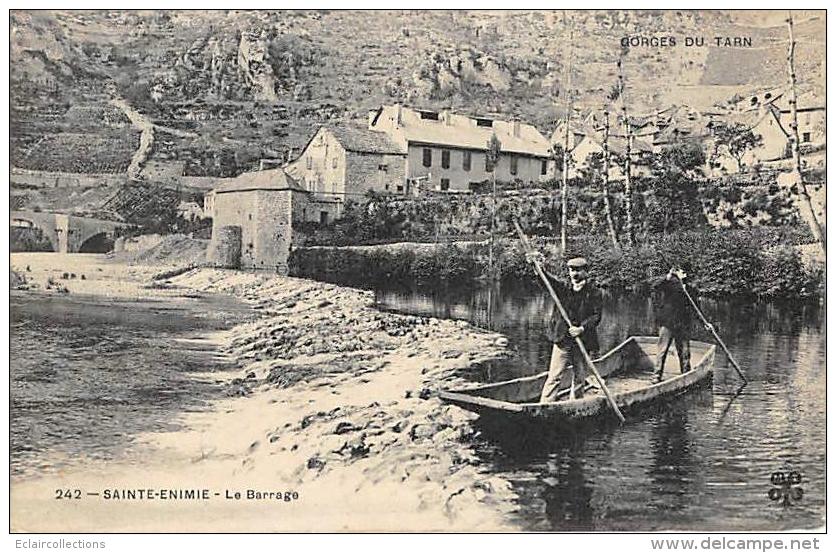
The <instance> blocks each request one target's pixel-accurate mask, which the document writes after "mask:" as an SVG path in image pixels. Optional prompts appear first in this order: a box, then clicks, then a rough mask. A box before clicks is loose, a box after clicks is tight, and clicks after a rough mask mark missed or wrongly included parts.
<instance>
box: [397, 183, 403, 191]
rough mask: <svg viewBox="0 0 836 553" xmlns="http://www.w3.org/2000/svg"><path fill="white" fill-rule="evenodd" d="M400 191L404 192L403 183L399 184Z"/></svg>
mask: <svg viewBox="0 0 836 553" xmlns="http://www.w3.org/2000/svg"><path fill="white" fill-rule="evenodd" d="M398 192H403V185H402V184H399V185H398Z"/></svg>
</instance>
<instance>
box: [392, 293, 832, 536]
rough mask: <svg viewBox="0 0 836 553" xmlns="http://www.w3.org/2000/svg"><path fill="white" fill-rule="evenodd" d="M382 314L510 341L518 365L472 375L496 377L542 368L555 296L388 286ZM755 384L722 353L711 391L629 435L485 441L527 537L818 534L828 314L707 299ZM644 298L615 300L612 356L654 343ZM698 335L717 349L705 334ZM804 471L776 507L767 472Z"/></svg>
mask: <svg viewBox="0 0 836 553" xmlns="http://www.w3.org/2000/svg"><path fill="white" fill-rule="evenodd" d="M377 299H378V302H379V304H380V305H381V306H382V307H384V308H389V309H394V310H398V311H403V312H409V313H415V314H422V315H432V316H437V317H454V318H460V319H466V320H470V321H472V322H473V323H475V324H477V325H479V326H482V327H486V328H491V329H493V330H497V331H500V332H503V333H505V334H507V335H508V337H509V338H510V341H511V344H512V346H513V347H514V348H516V350H517V354H518V355H517V361H516V362H515V363H510V364H508V363H504V364H499V365H495V366H491V367H485V368H484V369H483V370H482V373H481V374H478V375H474V378H475V379H478V380H487V381H500V380H505V379H508V378H513V377H515V376H520V375H524V374H534V373H537V372H540V371H543V370H545V367H546V366H547V364H548V358H549V351H550V346H549V344H547V343H546V341H545V339H544V338H543V328H544V314H545V313H546V311H547V309H548V307H549V303H548V302H549V301H550V300H549V298H548V297H547V296H546V295H545V294H543V293H542V292H541V291H540V290H537V289H534V290H523V289H504V290H500V289H496V288H494V289H486V288H480V289H476V288H471V289H467V290H447V291H437V292H435V293H433V294H426V293H419V292H414V291H404V290H378V291H377ZM703 304H704V309H705V312H706V314H707V316H708V317H709V319H711V320H712V321H713V322H715V324H716V326H717V327H718V329H719V331H720V333H721V335H722V336H723V337H724V339H725V341H726V343H727V345H728V346H729V348H730V350H731V352H732V354H733V355H734V356H735V358H736V359H737V361H738V362H739V363H740V365H742V367H743V369H744V371H745V373H746V375H747V377H748V378H749V380H750V383H749V385H748V386H746V387H745V388H743V389H742V390H739V384H740V382H739V380H738V379H737V377H736V375H735V373H734V371H733V369H731V368H730V367H727V366H726V365H727V363H726V360H725V356H723V355H722V354H720V355H718V359H717V366H716V369H715V376H714V383H713V385H712V386H711V387H709V388H706V389H702V390H698V391H696V392H694V393H692V394H689V395H687V396H685V397H682V398H679V399H677V400H674V401H672V402H670V403H668V404H666V405H664V406H662V407H661V408H660V409H658V410H656V411H654V412H651V413H648V414H646V416H645V417H639V418H638V419H634V420H630V421H629V422H628V423H627V424H625V425H623V426H617V425H613V424H604V425H596V426H592V427H586V428H582V429H578V430H577V431H575V432H566V431H564V432H560V433H549V435H545V434H544V433H543V432H542V431H538V432H537V433H535V434H532V433H526V432H520V429H519V428H502V427H501V424H500V425H499V426H500V427H499V428H496V427H491V428H484V429H483V433H482V438H481V441H480V443H479V444H478V445H479V448H480V451H481V455H482V457H483V459H484V460H485V461H486V463H488V465H489V466H490V467H491V470H492V471H494V472H495V473H498V474H501V475H503V476H506V477H507V478H508V479H510V480H511V481H512V482H513V484H514V487H515V489H516V491H517V493H518V494H519V496H520V498H521V499H520V512H519V514H518V515H517V522H518V523H519V524H520V526H521V527H522V528H525V529H529V530H633V531H642V530H661V529H681V530H701V531H707V530H762V531H770V530H779V529H789V528H815V527H820V526H822V525H823V524H824V513H825V489H826V487H825V453H826V448H825V437H826V436H825V310H824V308H823V307H820V306H818V305H802V304H798V303H795V304H788V305H777V304H752V303H746V302H738V303H730V302H711V301H704V302H703ZM652 315H653V314H652V309H651V306H650V304H649V302H648V300H647V299H644V298H638V297H633V298H629V297H628V298H624V297H622V298H615V297H608V298H607V299H606V303H605V310H604V317H603V321H602V323H601V326H600V327H599V334H600V335H601V345H602V351H606V350H607V349H609V348H611V347H613V346H615V345H617V344H618V343H619V342H620V341H621V340H623V339H624V338H626V337H627V336H630V335H652V334H654V333H655V330H656V329H655V327H654V324H653V318H652ZM695 338H696V339H702V340H706V341H710V337H709V336H707V335H705V334H702V333H700V334H698V335H697V336H695ZM791 470H792V471H798V472H800V473H801V474H802V478H803V480H802V483H801V484H800V487H801V488H802V490H803V497H802V499H801V500H800V501H794V502H793V504H792V505H786V506H785V505H783V504H782V503H781V502H780V501H773V500H771V499H770V498H769V496H768V494H769V490H770V489H771V488H772V487H773V484H772V483H771V482H770V476H771V474H772V473H773V472H776V471H791Z"/></svg>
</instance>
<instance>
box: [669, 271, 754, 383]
mask: <svg viewBox="0 0 836 553" xmlns="http://www.w3.org/2000/svg"><path fill="white" fill-rule="evenodd" d="M662 260H663V261H664V262H665V264H666V265H669V266H670V270H669V271H668V274H667V276H666V277H664V278H663V279H661V280H659V281H657V282H656V284H655V286H654V289H655V297H654V308H655V309H656V322H657V325H658V326H659V344H658V348H659V349H658V351H657V358H656V363H657V364H656V382H660V381H661V380H662V373H663V371H664V366H665V360H666V357H667V353H668V350H669V349H670V346H671V342H672V341H673V342H674V343H675V345H676V349H677V354H678V355H679V362H680V369H681V371H682V372H687V371H688V370H690V347H689V343H690V337H691V312H692V311H693V312H694V313H696V315H697V317H699V319H700V321H701V322H702V324H703V326H704V327H705V329H706V330H708V331H709V332H711V334H712V335H713V336H714V339H715V340H716V341H717V343H718V344H719V345H720V347H721V348H723V351H724V352H725V353H726V356H727V357H728V359H729V361H730V362H731V364H732V367H734V370H735V371H737V374H738V376H740V378H741V379H742V380H743V383H744V384H747V383H748V382H749V381H748V379H747V378H746V376H745V375H744V374H743V370H742V369H741V368H740V365H738V363H737V361H736V360H735V359H734V356H733V355H732V354H731V352H730V351H729V349H728V347H726V344H725V342H723V340H722V338H720V335H719V334H717V330H716V329H715V328H714V325H712V324H711V323H710V322H708V320H707V319H706V318H705V315H703V312H702V310H701V309H700V306H699V304H698V303H697V300H696V299H694V298H696V297H698V292H697V290H696V288H694V286H693V285H691V284H690V283H689V282H687V280H686V279H687V278H688V275H689V273H690V272H691V265H690V264H689V263H688V262H683V263H681V264H680V266H679V267H677V266H675V265H673V264H670V263H668V261H667V259H665V257H664V256H662Z"/></svg>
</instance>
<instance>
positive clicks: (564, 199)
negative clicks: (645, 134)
mask: <svg viewBox="0 0 836 553" xmlns="http://www.w3.org/2000/svg"><path fill="white" fill-rule="evenodd" d="M563 18H564V23H565V19H566V12H564V14H563ZM570 24H571V23H570ZM573 39H574V31H573V30H570V31H569V49H568V57H569V61H568V64H567V66H566V86H565V87H564V92H565V94H566V115H565V117H564V119H563V123H564V126H565V128H564V130H563V182H562V183H561V186H560V251H561V252H564V253H565V252H566V224H567V221H568V213H567V212H568V210H569V205H568V204H569V200H568V196H569V132H570V130H569V126H570V122H571V119H572V51H571V47H572V42H573Z"/></svg>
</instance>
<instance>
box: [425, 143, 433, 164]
mask: <svg viewBox="0 0 836 553" xmlns="http://www.w3.org/2000/svg"><path fill="white" fill-rule="evenodd" d="M432 166H433V151H432V150H430V149H429V148H424V167H432Z"/></svg>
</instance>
